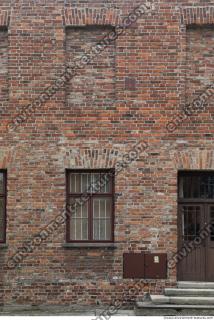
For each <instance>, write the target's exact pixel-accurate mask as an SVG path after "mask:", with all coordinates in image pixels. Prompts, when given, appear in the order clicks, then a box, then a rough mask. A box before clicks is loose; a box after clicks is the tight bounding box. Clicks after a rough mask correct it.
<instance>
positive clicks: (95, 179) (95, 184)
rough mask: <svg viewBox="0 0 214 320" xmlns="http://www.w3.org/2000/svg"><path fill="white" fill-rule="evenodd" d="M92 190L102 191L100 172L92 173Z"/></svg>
mask: <svg viewBox="0 0 214 320" xmlns="http://www.w3.org/2000/svg"><path fill="white" fill-rule="evenodd" d="M91 192H93V193H98V192H100V173H92V174H91Z"/></svg>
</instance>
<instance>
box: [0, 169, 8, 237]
mask: <svg viewBox="0 0 214 320" xmlns="http://www.w3.org/2000/svg"><path fill="white" fill-rule="evenodd" d="M6 178H7V176H6V170H0V243H4V242H6V193H7V190H6Z"/></svg>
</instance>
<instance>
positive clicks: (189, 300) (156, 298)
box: [151, 295, 214, 305]
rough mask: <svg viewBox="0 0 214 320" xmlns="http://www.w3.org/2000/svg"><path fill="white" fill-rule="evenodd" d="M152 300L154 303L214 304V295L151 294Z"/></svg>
mask: <svg viewBox="0 0 214 320" xmlns="http://www.w3.org/2000/svg"><path fill="white" fill-rule="evenodd" d="M151 300H152V303H154V304H178V305H189V304H191V305H214V297H197V296H195V297H192V296H188V297H179V296H174V297H173V296H164V295H151Z"/></svg>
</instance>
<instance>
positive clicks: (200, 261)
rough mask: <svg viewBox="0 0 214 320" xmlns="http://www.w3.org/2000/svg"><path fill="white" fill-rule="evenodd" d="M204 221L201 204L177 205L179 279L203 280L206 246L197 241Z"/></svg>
mask: <svg viewBox="0 0 214 320" xmlns="http://www.w3.org/2000/svg"><path fill="white" fill-rule="evenodd" d="M204 223H205V211H204V206H203V205H200V204H183V205H182V204H181V205H179V250H178V253H179V261H178V280H180V281H205V274H206V259H205V258H206V246H205V243H204V241H202V242H201V243H198V241H197V239H198V237H199V234H200V231H201V230H202V228H203V226H204ZM195 242H196V243H195ZM197 243H198V244H197Z"/></svg>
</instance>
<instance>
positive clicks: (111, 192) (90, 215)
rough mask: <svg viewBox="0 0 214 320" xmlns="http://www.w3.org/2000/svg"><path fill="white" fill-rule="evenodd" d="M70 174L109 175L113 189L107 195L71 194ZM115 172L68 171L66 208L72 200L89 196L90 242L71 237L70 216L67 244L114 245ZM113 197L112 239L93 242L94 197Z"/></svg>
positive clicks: (105, 170)
mask: <svg viewBox="0 0 214 320" xmlns="http://www.w3.org/2000/svg"><path fill="white" fill-rule="evenodd" d="M70 173H100V174H105V173H106V174H109V175H110V179H111V184H110V186H111V189H110V192H108V193H107V192H105V193H101V192H99V193H96V192H92V193H91V192H88V193H70V192H69V183H70V180H69V175H70ZM114 176H115V170H114V169H66V207H68V206H69V199H70V198H75V197H76V198H80V197H81V195H83V194H84V195H85V194H87V195H89V196H90V198H89V200H87V201H89V212H88V214H89V216H88V240H73V239H71V237H70V217H69V216H68V218H67V221H66V242H67V243H76V244H78V243H86V244H88V243H94V244H96V243H114V209H115V204H114V198H115V197H114V196H115V179H114ZM105 196H106V197H108V198H110V197H111V200H112V210H111V239H109V240H93V209H92V200H93V198H94V197H105Z"/></svg>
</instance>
